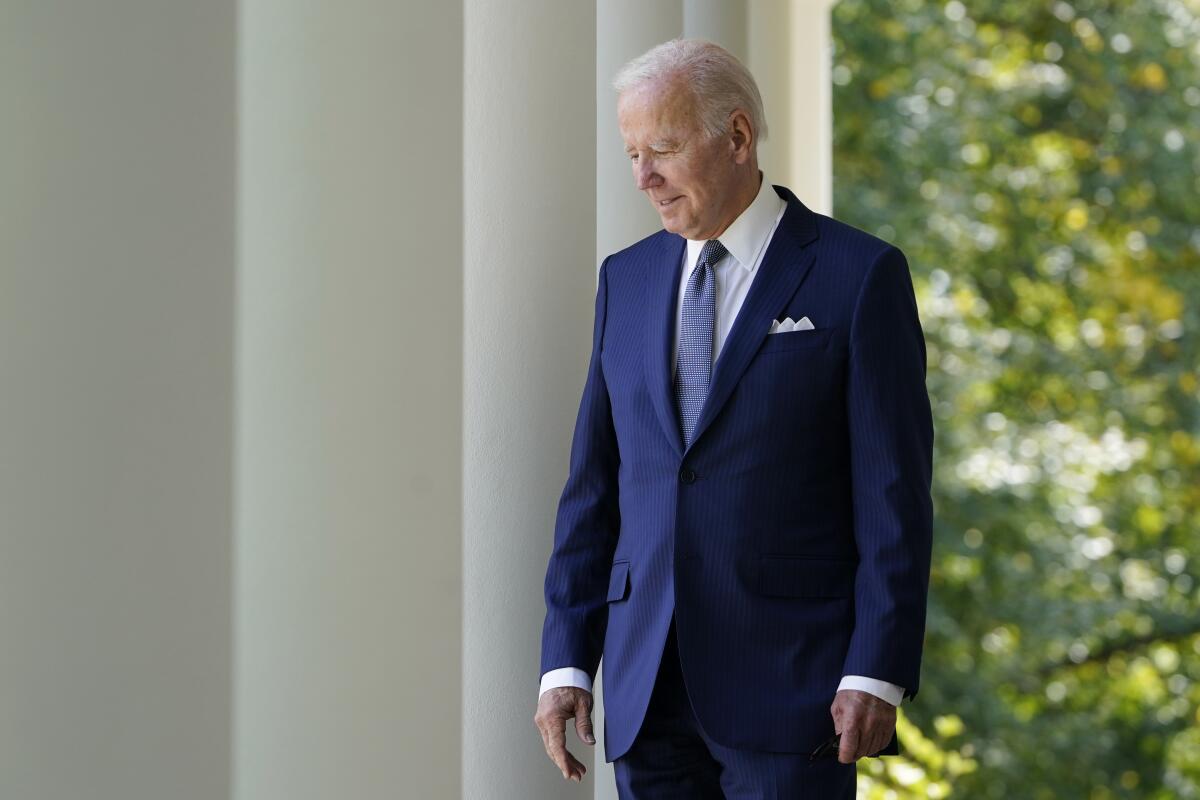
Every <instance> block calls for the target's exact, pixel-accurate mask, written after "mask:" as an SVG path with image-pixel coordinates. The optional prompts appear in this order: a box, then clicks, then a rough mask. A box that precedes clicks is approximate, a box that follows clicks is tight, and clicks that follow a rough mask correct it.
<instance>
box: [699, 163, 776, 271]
mask: <svg viewBox="0 0 1200 800" xmlns="http://www.w3.org/2000/svg"><path fill="white" fill-rule="evenodd" d="M786 207H787V202H786V201H785V200H784V199H783V198H782V197H780V196H779V195H777V194H775V190H774V189H773V188H771V181H769V180H768V179H767V175H766V173H763V174H762V185H760V186H759V187H758V194H757V195H755V196H754V200H753V201H752V202H751V203H750V205H749V206H747V207H746V210H745V211H743V212H742V213H741V214H739V215H738V217H737V219H735V220H734V221H733V222H732V223H731V224H730V225H729V227H728V228H726V229H725V232H724V233H722V234H721V235H720V236H719V237H717V238H719V239H720V241H721V244H723V245H725V249H726V250H728V251H729V255H731V256H733V260H734V261H736V262H737V263H738V264H740V265H741V266H742V269H744V270H746V271H747V272H753V271H754V269H755V267H756V266H758V254H759V252H760V251H761V250H762V249H763V247H764V246H766V244H767V240H768V239H770V238H771V232H772V231H774V230H775V222H776V220H777V219H778V218H779V215H780V214H782V213H783V210H784V209H785V208H786ZM704 243H705V240H703V239H688V240H687V259H688V260H687V263H688V272H689V274H690V273H691V270H693V269H695V267H696V262H697V261H698V260H699V259H700V251H701V250H702V249H704Z"/></svg>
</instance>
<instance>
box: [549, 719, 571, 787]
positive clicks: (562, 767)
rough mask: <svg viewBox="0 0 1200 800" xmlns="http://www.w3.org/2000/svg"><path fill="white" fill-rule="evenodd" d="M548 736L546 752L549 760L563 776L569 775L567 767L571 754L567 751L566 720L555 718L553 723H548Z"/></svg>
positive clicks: (567, 776)
mask: <svg viewBox="0 0 1200 800" xmlns="http://www.w3.org/2000/svg"><path fill="white" fill-rule="evenodd" d="M548 727H549V731H548V732H547V733H548V738H547V740H546V754H547V755H548V756H550V760H551V761H553V762H554V763H555V764H556V765H557V766H558V770H559V772H561V773H562V774H563V777H564V778H569V777H571V775H570V771H569V769H568V767H569V762H568V760H567V759H569V758H571V757H572V756H571V754H570V753H569V752H567V727H566V720H563V719H557V720H555V721H554V723H553V724H551V725H549V726H548Z"/></svg>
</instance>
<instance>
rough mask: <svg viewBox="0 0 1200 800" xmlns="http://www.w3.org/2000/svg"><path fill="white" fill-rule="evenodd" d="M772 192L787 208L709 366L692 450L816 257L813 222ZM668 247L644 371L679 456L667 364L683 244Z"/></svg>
mask: <svg viewBox="0 0 1200 800" xmlns="http://www.w3.org/2000/svg"><path fill="white" fill-rule="evenodd" d="M774 189H775V191H776V193H777V194H778V195H779V196H780V197H782V198H783V199H784V200H786V201H787V208H786V210H785V211H784V212H783V219H781V220H780V221H779V227H778V228H777V229H776V231H775V235H774V236H773V237H772V238H771V242H770V244H769V245H768V246H767V252H766V254H765V255H764V257H763V260H762V263H761V264H759V266H758V274H756V275H755V276H754V280H753V281H752V282H751V284H750V291H749V293H748V294H747V295H746V299H745V301H744V302H743V303H742V307H741V309H740V310H739V311H738V314H737V317H736V318H735V319H734V322H733V328H732V329H731V330H730V331H729V335H728V337H726V339H725V343H724V345H722V347H721V354H720V356H719V357H718V358H717V363H716V364H715V365H713V375H712V380H711V381H710V383H709V388H708V396H707V397H706V398H705V401H704V405H703V407H702V408H701V410H700V419H699V420H698V421H697V422H696V431H695V435H694V436H693V437H692V444H693V445H695V443H696V441H698V440H699V439H700V437H701V436H702V435H703V434H704V431H705V429H706V428H707V427H708V426H709V424H710V423H711V422H712V420H713V419H715V418H716V416H717V414H718V413H719V412H720V411H721V408H722V407H723V406H724V405H725V402H726V401H727V400H728V399H729V396H730V394H732V392H733V387H734V386H736V385H737V383H738V381H739V380H740V379H741V377H742V373H743V372H745V371H746V367H747V366H748V365H749V363H750V359H751V358H752V357H753V355H754V354H755V353H756V352H757V351H758V348H759V345H761V344H762V342H763V339H765V338H766V337H767V331H768V330H769V329H770V326H771V322H772V321H773V320H774V319H776V318H777V315H778V314H779V313H780V312H781V311H782V310H783V309H784V308H785V307H786V305H787V302H788V300H790V299H791V297H792V295H794V294H795V293H796V289H797V288H799V286H800V283H801V282H802V281H803V280H804V277H805V276H806V275H807V274H808V271H809V270H810V269H811V268H812V265H813V261H814V260H815V257H816V253H815V249H814V248H806V245H808V244H809V243H810V242H812V241H813V240H814V239H816V238H817V225H816V217H815V216H814V215H813V213H812V211H810V210H809V209H808V208H807V207H806V206H805V205H804V204H803V203H801V202H800V200H799V199H797V198H796V196H795V195H794V194H792V192H791V191H789V190H788V189H786V188H785V187H782V186H774ZM669 242H670V243H669V244H668V245H667V246H666V247H665V248H664V252H663V253H662V255H661V257H660V258H661V260H660V261H659V262H658V263H660V264H661V267H662V268H661V269H656V270H655V276H656V278H657V279H656V280H655V281H654V282H653V286H652V290H651V292H650V293H649V299H650V302H651V308H650V312H649V329H648V339H649V342H648V344H649V346H648V347H646V363H645V367H646V376H647V382H648V384H649V390H650V397H651V400H652V402H653V405H654V410H655V412H656V414H657V416H658V420H659V423H661V425H662V427H663V431H664V432H665V433H666V434H667V438H668V439H669V440H670V442H671V444H672V446H673V447H674V448H675V451H676V453H677V454H678V455H680V456H681V457H682V456H683V455H685V454H686V453H685V451H684V448H683V438H682V436H681V434H680V430H679V416H678V411H677V409H676V407H675V399H674V394H673V393H672V391H671V389H672V387H671V372H672V367H673V365H672V363H671V362H672V355H673V353H674V344H675V343H674V334H675V308H676V306H677V305H678V303H679V281H680V277H681V272H682V269H683V253H684V248H685V240H684V239H683V237H681V236H671V238H670V240H669ZM689 449H690V448H689Z"/></svg>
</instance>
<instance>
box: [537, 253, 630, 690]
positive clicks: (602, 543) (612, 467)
mask: <svg viewBox="0 0 1200 800" xmlns="http://www.w3.org/2000/svg"><path fill="white" fill-rule="evenodd" d="M608 262H609V259H608V258H606V259H604V262H603V263H602V264H601V265H600V274H599V280H598V284H597V288H596V317H595V323H594V325H593V330H592V354H591V359H590V361H589V363H588V370H587V379H586V381H585V383H584V386H583V397H582V399H581V400H580V403H579V412H578V415H577V417H576V420H575V433H574V437H573V440H572V443H571V456H570V468H569V472H568V477H567V481H566V485H565V486H564V487H563V491H562V495H561V497H560V499H559V502H558V513H557V516H556V518H555V524H554V547H553V550H552V551H551V553H550V562H549V565H548V566H547V568H546V580H545V598H546V618H545V622H544V623H543V626H542V658H541V673H542V674H544V673H546V672H549V671H550V670H553V669H558V668H561V667H575V668H578V669H582V670H584V671H586V672H587V674H588V676H589V677H590V678H592V679H593V680H594V679H595V675H596V670H597V668H598V667H599V664H600V655H601V650H602V649H603V645H604V633H605V630H606V628H607V626H608V605H607V603H606V601H605V596H606V594H607V587H608V578H609V572H610V570H611V568H612V556H613V552H614V551H615V550H616V545H617V536H618V534H619V532H620V528H621V521H620V508H619V505H618V502H617V469H618V466H619V465H620V456H619V453H618V451H617V437H616V431H615V430H614V428H613V420H612V409H611V407H610V405H609V398H608V387H607V386H606V385H605V383H604V372H603V370H602V368H601V362H600V354H601V352H602V350H603V347H604V325H605V321H606V317H607V308H608V273H607V268H608Z"/></svg>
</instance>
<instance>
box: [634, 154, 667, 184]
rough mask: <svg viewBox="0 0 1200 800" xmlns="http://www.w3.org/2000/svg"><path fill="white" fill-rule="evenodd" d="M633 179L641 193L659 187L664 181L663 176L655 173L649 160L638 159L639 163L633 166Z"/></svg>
mask: <svg viewBox="0 0 1200 800" xmlns="http://www.w3.org/2000/svg"><path fill="white" fill-rule="evenodd" d="M633 177H634V179H635V180H637V188H638V189H639V190H641V191H645V190H646V189H649V188H651V187H653V186H657V185H658V184H659V183H660V182H661V181H662V176H660V175H659V174H658V173H657V172H655V171H654V165H653V164H652V163H651V162H650V159H648V158H644V159H638V163H637V164H635V165H634V166H633Z"/></svg>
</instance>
